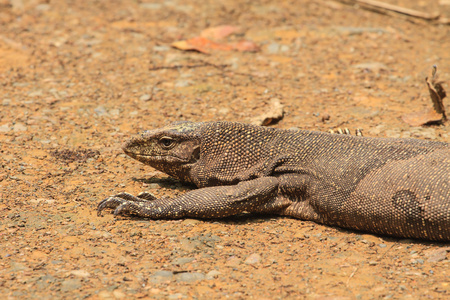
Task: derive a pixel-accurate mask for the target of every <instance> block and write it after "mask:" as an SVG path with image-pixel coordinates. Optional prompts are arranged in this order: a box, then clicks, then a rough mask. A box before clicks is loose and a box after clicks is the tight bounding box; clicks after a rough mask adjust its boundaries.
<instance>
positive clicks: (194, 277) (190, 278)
mask: <svg viewBox="0 0 450 300" xmlns="http://www.w3.org/2000/svg"><path fill="white" fill-rule="evenodd" d="M175 278H176V280H177V281H178V282H195V281H198V280H203V279H205V274H203V273H198V272H193V273H179V274H176V275H175Z"/></svg>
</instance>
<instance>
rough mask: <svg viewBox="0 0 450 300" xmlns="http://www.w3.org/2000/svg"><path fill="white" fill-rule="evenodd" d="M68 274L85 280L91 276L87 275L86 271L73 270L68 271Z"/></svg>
mask: <svg viewBox="0 0 450 300" xmlns="http://www.w3.org/2000/svg"><path fill="white" fill-rule="evenodd" d="M69 274H72V275H75V276H78V277H83V278H87V277H89V276H91V274H89V272H88V271H86V270H73V271H70V272H69Z"/></svg>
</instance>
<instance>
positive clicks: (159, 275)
mask: <svg viewBox="0 0 450 300" xmlns="http://www.w3.org/2000/svg"><path fill="white" fill-rule="evenodd" d="M172 279H173V272H171V271H156V272H155V274H153V275H152V276H150V278H149V280H150V282H152V283H161V282H167V281H170V280H172Z"/></svg>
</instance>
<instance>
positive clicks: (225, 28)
mask: <svg viewBox="0 0 450 300" xmlns="http://www.w3.org/2000/svg"><path fill="white" fill-rule="evenodd" d="M240 30H241V28H240V27H237V26H231V25H222V26H217V27H210V28H207V29H205V30H203V31H202V32H201V33H200V36H201V37H204V38H207V39H211V40H215V41H217V40H221V39H224V38H226V37H227V36H229V35H231V34H233V33H236V32H239V31H240Z"/></svg>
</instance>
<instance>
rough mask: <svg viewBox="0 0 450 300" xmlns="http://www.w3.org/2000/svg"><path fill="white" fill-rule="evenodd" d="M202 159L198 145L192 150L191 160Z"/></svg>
mask: <svg viewBox="0 0 450 300" xmlns="http://www.w3.org/2000/svg"><path fill="white" fill-rule="evenodd" d="M199 159H200V146H197V147H195V148H194V150H193V151H192V155H191V161H197V160H199Z"/></svg>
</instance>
